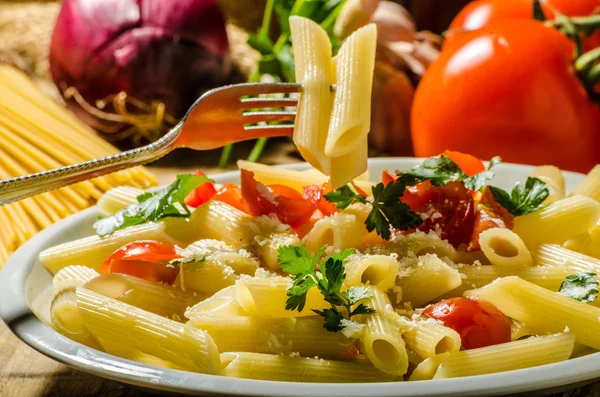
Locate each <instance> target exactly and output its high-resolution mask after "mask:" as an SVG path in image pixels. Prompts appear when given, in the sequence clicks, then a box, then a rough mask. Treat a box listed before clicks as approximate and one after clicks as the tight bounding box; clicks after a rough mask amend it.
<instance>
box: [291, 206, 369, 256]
mask: <svg viewBox="0 0 600 397" xmlns="http://www.w3.org/2000/svg"><path fill="white" fill-rule="evenodd" d="M369 212H370V209H369V207H368V206H367V205H364V204H352V205H351V206H349V207H348V208H346V209H344V210H342V211H340V212H336V213H335V214H333V215H331V216H330V217H327V218H324V219H321V220H320V221H318V222H317V223H315V225H314V226H313V228H312V229H311V230H310V231H309V232H308V234H307V235H306V236H304V238H303V239H302V243H303V244H304V246H305V247H306V249H307V250H308V251H309V252H312V253H315V252H317V251H318V250H319V249H321V247H322V246H324V245H327V246H329V247H333V248H335V249H340V250H344V249H347V248H356V247H358V246H360V245H361V244H362V243H363V242H364V241H365V240H366V239H367V238H368V237H369V236H370V235H371V234H374V232H371V233H369V232H368V231H367V228H366V227H365V224H364V223H365V220H366V219H367V216H368V215H369Z"/></svg>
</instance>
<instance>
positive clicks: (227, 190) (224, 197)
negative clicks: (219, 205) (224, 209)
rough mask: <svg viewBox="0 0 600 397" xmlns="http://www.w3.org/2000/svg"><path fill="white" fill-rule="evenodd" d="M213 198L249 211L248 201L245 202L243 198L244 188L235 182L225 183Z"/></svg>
mask: <svg viewBox="0 0 600 397" xmlns="http://www.w3.org/2000/svg"><path fill="white" fill-rule="evenodd" d="M213 200H218V201H222V202H224V203H225V204H229V205H230V206H232V207H235V208H237V209H238V210H240V211H244V212H246V213H248V206H247V205H246V203H244V200H243V198H242V189H240V187H239V186H238V185H236V184H235V183H228V184H226V185H223V187H222V188H221V189H219V191H218V192H217V194H216V195H215V196H214V197H213Z"/></svg>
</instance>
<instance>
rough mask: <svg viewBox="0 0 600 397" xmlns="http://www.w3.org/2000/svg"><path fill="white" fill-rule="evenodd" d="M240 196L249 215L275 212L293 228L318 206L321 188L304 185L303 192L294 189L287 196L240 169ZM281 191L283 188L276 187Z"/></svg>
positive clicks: (309, 215)
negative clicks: (291, 193)
mask: <svg viewBox="0 0 600 397" xmlns="http://www.w3.org/2000/svg"><path fill="white" fill-rule="evenodd" d="M241 179H242V183H241V185H242V197H243V199H244V202H245V203H246V205H247V206H248V210H249V213H250V215H253V216H259V215H268V214H275V215H276V216H277V217H278V218H279V220H280V221H281V222H283V223H286V224H288V225H290V226H291V227H293V228H296V227H299V226H301V225H302V224H304V223H306V222H307V221H308V220H309V219H310V217H311V216H312V215H313V213H314V212H315V211H316V210H317V208H318V207H319V203H320V202H321V197H322V195H321V188H320V187H319V186H316V185H311V186H306V187H304V193H303V194H302V196H301V197H298V195H299V193H297V192H296V191H294V195H293V196H291V197H289V196H286V195H284V194H278V193H274V192H273V191H271V190H270V189H269V188H268V187H267V186H265V185H264V184H262V183H260V182H257V181H256V180H255V179H254V173H253V172H252V171H248V170H245V169H242V170H241ZM276 189H279V190H280V191H282V192H283V189H281V188H276Z"/></svg>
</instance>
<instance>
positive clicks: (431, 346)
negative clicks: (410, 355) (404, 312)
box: [402, 319, 462, 358]
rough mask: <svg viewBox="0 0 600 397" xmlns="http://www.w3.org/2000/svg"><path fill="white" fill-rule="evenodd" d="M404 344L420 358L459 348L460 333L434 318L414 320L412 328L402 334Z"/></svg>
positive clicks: (450, 351) (455, 350)
mask: <svg viewBox="0 0 600 397" xmlns="http://www.w3.org/2000/svg"><path fill="white" fill-rule="evenodd" d="M402 337H403V338H404V341H405V342H406V346H407V347H408V348H409V349H410V350H412V351H414V352H415V353H416V354H418V355H419V356H420V357H422V358H429V357H433V356H436V355H438V354H443V353H452V352H457V351H459V350H460V347H461V344H462V342H461V340H460V335H459V334H458V333H457V332H456V331H455V330H453V329H452V328H448V327H445V326H443V325H442V324H440V323H438V322H436V321H435V320H431V319H429V320H425V321H414V324H413V326H412V328H410V329H408V330H407V331H405V332H404V333H403V334H402Z"/></svg>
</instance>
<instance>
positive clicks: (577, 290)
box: [558, 272, 598, 303]
mask: <svg viewBox="0 0 600 397" xmlns="http://www.w3.org/2000/svg"><path fill="white" fill-rule="evenodd" d="M594 276H596V274H595V273H583V272H582V273H577V274H573V275H570V276H567V277H565V280H564V281H563V282H562V284H561V285H560V290H559V291H558V292H559V294H561V295H564V296H568V297H569V298H573V299H576V300H578V301H580V302H585V303H588V302H593V301H595V300H596V297H597V296H598V281H597V280H596V279H595V278H594Z"/></svg>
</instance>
